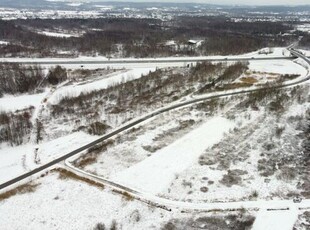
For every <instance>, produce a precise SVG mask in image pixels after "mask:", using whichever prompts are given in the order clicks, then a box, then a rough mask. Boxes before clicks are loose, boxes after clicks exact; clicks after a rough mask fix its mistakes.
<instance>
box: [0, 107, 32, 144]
mask: <svg viewBox="0 0 310 230" xmlns="http://www.w3.org/2000/svg"><path fill="white" fill-rule="evenodd" d="M32 110H33V108H30V109H28V110H23V111H19V112H16V113H11V112H9V113H5V112H0V143H2V142H7V143H9V144H10V145H11V146H14V145H21V144H23V143H26V142H27V141H28V139H29V134H30V132H31V128H32V123H31V121H30V118H31V114H32Z"/></svg>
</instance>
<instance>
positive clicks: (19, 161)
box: [0, 132, 96, 183]
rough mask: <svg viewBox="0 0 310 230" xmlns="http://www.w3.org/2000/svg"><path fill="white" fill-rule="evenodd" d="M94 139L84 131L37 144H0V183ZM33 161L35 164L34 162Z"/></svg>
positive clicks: (94, 137)
mask: <svg viewBox="0 0 310 230" xmlns="http://www.w3.org/2000/svg"><path fill="white" fill-rule="evenodd" d="M94 139H96V136H91V135H88V134H86V133H84V132H75V133H72V134H70V135H68V136H63V137H61V138H57V139H54V140H52V141H47V142H43V143H41V144H39V145H36V144H32V143H29V144H24V145H20V146H15V147H11V146H7V145H4V144H2V145H1V146H0V159H1V161H0V183H3V182H5V181H8V180H9V179H12V178H14V177H17V176H19V175H20V174H22V173H25V172H27V171H28V170H30V169H32V168H36V167H38V166H40V165H41V164H44V163H47V162H50V161H51V160H53V159H55V158H57V157H60V156H62V155H64V154H66V153H69V152H71V151H73V150H75V149H77V148H79V147H81V146H83V145H85V144H88V143H89V142H91V141H93V140H94ZM35 148H38V152H37V154H35ZM26 155H27V157H26ZM30 156H32V157H33V158H31V157H30ZM35 161H36V162H37V164H35V163H34V162H35Z"/></svg>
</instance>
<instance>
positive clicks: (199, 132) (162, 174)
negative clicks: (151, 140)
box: [112, 117, 234, 194]
mask: <svg viewBox="0 0 310 230" xmlns="http://www.w3.org/2000/svg"><path fill="white" fill-rule="evenodd" d="M233 127H234V124H233V123H231V122H230V121H228V120H227V119H225V118H221V117H215V118H213V119H211V120H209V121H207V122H206V123H204V124H203V125H201V126H200V127H198V128H197V129H195V130H193V131H191V132H190V133H188V134H187V135H185V136H184V137H182V138H180V139H178V140H177V141H175V142H174V143H173V144H171V145H169V146H167V147H165V148H163V149H161V150H160V151H158V152H156V154H154V155H152V156H150V157H149V158H147V159H146V160H144V161H142V162H140V163H138V164H136V165H134V166H132V167H130V168H129V169H127V170H124V171H123V172H120V173H119V174H118V175H116V176H115V177H114V178H112V179H113V180H115V181H117V182H119V183H121V184H125V185H127V186H129V187H133V188H138V189H139V190H144V191H149V192H151V193H154V194H157V193H159V192H161V191H162V190H164V189H165V188H167V186H168V185H169V183H171V181H172V180H173V179H174V178H175V176H176V175H177V174H179V173H180V172H182V171H183V170H184V169H186V168H187V167H189V166H190V165H192V164H193V163H194V162H196V161H197V160H198V158H199V156H200V155H201V153H202V152H203V150H204V149H206V148H208V147H210V146H212V145H214V144H216V143H217V142H219V141H220V140H221V138H222V137H223V135H224V133H225V132H228V131H229V129H232V128H233Z"/></svg>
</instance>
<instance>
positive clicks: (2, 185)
mask: <svg viewBox="0 0 310 230" xmlns="http://www.w3.org/2000/svg"><path fill="white" fill-rule="evenodd" d="M289 50H290V51H291V53H292V54H293V55H294V56H296V57H299V58H302V59H304V60H305V61H306V62H307V63H308V64H309V66H310V60H309V59H308V58H307V57H305V56H303V55H302V54H300V53H298V52H296V51H295V50H292V49H289ZM309 79H310V74H309V73H308V75H307V76H306V77H305V78H303V79H300V80H299V81H295V82H292V83H288V84H283V85H279V86H273V87H262V88H256V89H248V90H240V91H235V92H229V93H219V94H216V95H212V96H204V97H199V98H194V99H191V100H188V101H185V102H180V103H178V104H174V105H170V106H166V107H164V108H161V109H158V110H156V111H154V112H151V113H149V114H147V115H145V116H143V117H141V118H139V119H136V120H134V121H131V122H130V123H128V124H126V125H124V126H122V127H120V128H117V129H116V130H114V131H112V132H111V133H108V134H106V135H104V136H102V137H100V138H98V139H97V140H95V141H93V142H90V143H89V144H86V145H84V146H82V147H80V148H78V149H76V150H74V151H72V152H70V153H67V154H65V155H63V156H61V157H58V158H56V159H54V160H53V161H51V162H49V163H46V164H44V165H42V166H40V167H38V168H35V169H33V170H31V171H29V172H27V173H24V174H22V175H20V176H18V177H16V178H13V179H11V180H9V181H7V182H4V183H2V184H0V191H1V190H2V189H4V188H7V187H9V186H11V185H14V184H16V183H18V182H20V181H22V180H24V179H26V178H29V177H31V176H33V175H35V174H37V173H39V172H43V171H44V170H46V169H47V168H50V167H51V166H54V165H56V164H57V163H60V162H62V161H64V160H66V159H68V158H70V157H72V156H74V155H76V154H78V153H81V152H82V151H84V150H86V149H88V148H90V147H92V146H94V145H96V144H98V143H100V142H102V141H104V140H107V139H109V138H111V137H113V136H115V135H117V134H119V133H121V132H123V131H125V130H128V129H130V128H132V127H133V126H135V125H137V124H140V123H141V122H143V121H146V120H148V119H150V118H152V117H154V116H156V115H159V114H162V113H164V112H167V111H170V110H173V109H176V108H181V107H183V106H187V105H190V104H195V103H198V102H203V101H205V100H209V99H213V98H221V97H227V96H233V95H238V94H247V93H252V92H256V91H260V90H265V89H270V88H273V89H274V88H285V87H289V86H294V85H298V84H300V83H303V82H305V81H308V80H309Z"/></svg>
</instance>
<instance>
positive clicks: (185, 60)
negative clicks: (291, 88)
mask: <svg viewBox="0 0 310 230" xmlns="http://www.w3.org/2000/svg"><path fill="white" fill-rule="evenodd" d="M285 59H287V60H291V59H294V57H283V56H279V57H253V58H252V57H227V58H211V57H191V58H173V57H172V58H167V59H156V58H144V59H110V60H106V59H103V60H74V59H72V60H69V61H65V60H51V59H49V60H48V59H47V60H44V59H34V60H28V59H26V60H23V59H22V58H21V59H19V60H18V59H13V60H12V59H9V58H7V59H5V58H3V59H0V62H5V63H19V64H24V65H31V64H38V65H58V64H59V65H67V64H77V65H86V64H104V65H109V64H141V63H153V64H156V63H193V62H202V61H234V62H235V61H262V60H285Z"/></svg>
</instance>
